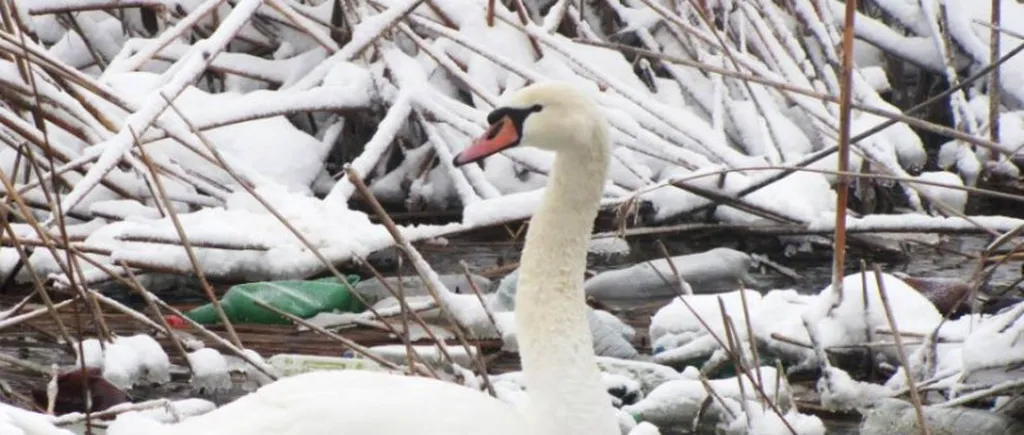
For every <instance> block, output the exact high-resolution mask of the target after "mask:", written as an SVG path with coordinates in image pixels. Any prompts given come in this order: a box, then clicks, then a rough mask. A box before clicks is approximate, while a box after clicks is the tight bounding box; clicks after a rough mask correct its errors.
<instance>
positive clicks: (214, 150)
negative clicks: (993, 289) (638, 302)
mask: <svg viewBox="0 0 1024 435" xmlns="http://www.w3.org/2000/svg"><path fill="white" fill-rule="evenodd" d="M865 3H866V4H864V5H862V8H861V9H862V12H863V13H862V14H861V15H858V17H857V24H856V35H857V38H858V42H857V44H856V46H855V49H856V53H855V54H856V56H857V61H858V64H857V68H856V71H854V79H853V84H852V86H853V87H852V89H851V90H852V92H853V95H854V110H855V113H854V118H853V131H852V134H853V135H855V137H854V145H853V148H852V149H851V159H852V162H853V164H852V166H851V167H852V168H853V169H852V170H853V171H855V172H860V173H862V175H870V176H871V177H872V178H870V179H869V178H859V180H860V181H859V182H858V183H856V187H857V189H856V191H855V195H854V196H855V197H856V198H857V200H858V201H859V203H860V204H861V207H860V211H861V212H864V213H867V214H864V215H855V214H854V213H851V217H850V224H849V227H850V228H851V229H857V228H860V229H861V230H864V229H867V230H872V229H875V230H888V231H906V230H908V229H915V228H916V229H925V230H929V231H941V230H964V229H979V228H980V229H981V230H986V231H988V230H1008V229H1011V228H1014V227H1016V226H1018V225H1020V224H1022V223H1024V221H1020V220H1018V219H1012V218H1003V217H985V216H973V217H965V216H964V215H963V211H964V204H965V202H966V199H967V191H966V190H965V187H964V186H967V188H973V187H974V186H976V185H978V183H980V182H982V181H986V180H992V179H995V180H1016V179H1017V178H1018V177H1019V171H1018V168H1017V167H1016V166H1015V165H1014V163H1013V157H1014V156H1016V155H1017V153H1018V149H1019V147H1020V145H1022V144H1024V116H1022V113H1024V112H1020V111H1015V110H1014V109H1015V108H1018V107H1020V106H1021V103H1022V102H1024V58H1016V57H1012V55H1013V54H1015V53H1016V52H1017V51H1019V50H1015V48H1014V45H1015V41H1014V40H1013V39H1012V38H1013V37H1012V36H1007V35H1003V34H1001V33H999V32H996V31H994V30H993V29H995V28H999V29H1003V30H1005V31H1006V33H1010V32H1012V30H1013V29H1015V28H1017V29H1020V28H1021V27H1024V22H1019V21H1020V18H1019V17H1024V10H1022V8H1024V6H1020V5H1018V4H1016V3H1015V2H1009V1H1006V2H1003V3H1002V5H1001V8H1002V16H1003V17H1005V20H1003V21H1002V22H997V23H996V25H995V27H994V26H993V25H992V24H990V23H989V22H990V14H991V11H989V10H986V8H987V7H989V6H990V4H989V2H984V3H985V4H972V5H971V6H970V8H968V6H967V4H966V2H944V3H942V4H936V3H932V2H921V3H907V2H902V1H892V0H890V1H882V0H874V1H867V2H865ZM2 5H3V22H2V32H0V52H2V54H3V57H2V59H0V64H2V66H0V67H2V70H0V81H2V82H3V83H2V84H3V86H2V87H0V97H2V105H0V132H2V134H0V141H2V142H3V144H4V145H6V147H4V148H3V149H2V150H0V163H2V165H0V170H2V172H3V173H2V174H0V179H2V182H3V189H4V195H5V198H6V199H7V201H6V203H5V205H4V213H3V216H4V218H5V219H4V220H3V223H4V226H5V228H4V237H3V242H4V245H5V246H8V247H7V248H4V249H3V250H2V251H0V264H2V265H4V266H5V267H6V268H7V269H8V272H9V271H10V269H13V268H15V266H16V265H17V269H18V270H20V272H21V273H22V274H35V275H37V276H46V275H47V274H50V273H54V272H59V275H61V277H60V278H58V281H61V280H63V281H64V283H65V284H67V283H70V281H74V280H76V279H82V280H84V281H85V282H87V283H94V282H98V281H101V280H104V279H108V277H107V275H108V274H110V273H115V274H127V273H129V272H135V273H140V272H147V271H170V272H179V273H189V272H190V271H191V270H192V269H193V267H195V266H197V265H201V266H202V269H203V271H204V272H205V273H206V274H207V275H208V276H214V277H222V278H240V277H244V278H246V279H250V280H251V279H267V278H282V277H297V276H308V275H311V274H313V273H316V272H319V271H323V270H324V269H325V268H326V265H325V262H327V263H338V262H341V261H344V260H347V259H350V258H352V257H354V256H355V257H360V256H364V255H367V254H368V253H369V252H372V251H374V250H377V249H380V248H382V247H385V246H388V245H389V244H391V243H392V240H391V237H390V236H389V234H388V233H387V231H385V230H384V229H383V228H382V227H380V226H377V225H374V224H372V223H371V222H370V221H369V220H368V219H367V217H366V216H365V215H363V214H362V213H358V212H354V211H351V210H350V209H349V207H348V204H347V201H348V199H349V198H350V197H351V196H352V195H353V193H354V192H355V190H356V189H355V187H354V186H353V184H352V183H351V182H350V181H349V180H347V179H345V178H344V177H337V174H338V173H339V169H340V165H339V164H340V163H344V162H350V163H351V167H352V168H353V169H354V170H355V172H356V173H358V174H361V176H362V178H363V179H365V180H366V181H367V183H368V184H369V185H370V188H371V191H372V192H373V193H374V195H376V196H377V198H379V199H380V200H381V201H383V202H385V203H390V204H395V205H404V206H405V207H408V208H410V209H422V208H432V209H447V208H453V207H459V206H461V207H463V208H464V219H463V222H461V223H457V224H450V225H439V226H432V225H423V226H418V227H405V228H402V229H403V231H404V232H405V233H406V237H408V238H409V239H411V240H414V241H415V240H421V239H425V238H430V237H436V236H440V235H445V234H450V233H453V232H457V231H462V230H465V229H467V228H475V227H479V226H484V225H490V224H494V223H498V222H503V221H508V220H512V219H518V218H523V217H527V216H529V214H530V212H531V209H532V208H531V207H532V205H533V204H534V203H535V201H536V199H537V195H536V192H534V190H535V189H537V188H538V187H540V186H542V185H543V182H544V176H545V174H546V173H547V171H548V169H549V165H550V156H548V155H546V154H544V152H541V151H537V150H531V149H514V150H510V151H508V152H507V153H505V154H503V155H500V156H495V157H492V158H490V159H488V161H487V162H486V163H485V164H484V165H482V166H468V167H460V168H455V167H453V166H452V165H451V164H450V161H451V156H452V155H453V154H454V153H455V152H457V151H459V150H460V149H461V148H462V147H463V146H464V145H465V144H467V143H468V142H469V141H470V138H471V137H474V136H476V135H478V134H480V133H481V132H482V131H483V128H484V118H485V115H486V114H487V113H488V112H489V111H490V110H491V109H492V108H493V107H495V105H496V104H498V101H499V98H500V95H501V94H502V93H503V92H505V91H506V90H510V89H515V88H518V87H521V86H523V85H524V84H527V83H530V82H535V81H540V80H549V79H559V80H570V81H574V82H576V83H578V84H579V85H580V86H583V87H586V88H588V89H590V90H591V91H593V92H594V95H595V96H596V97H597V98H598V100H599V102H600V104H601V105H602V106H603V107H604V108H605V109H606V113H607V115H608V117H609V119H610V121H611V124H612V131H613V139H614V142H615V144H616V150H615V159H614V162H613V170H612V178H611V182H610V183H609V185H608V187H607V192H606V193H607V197H608V201H607V202H608V205H609V206H614V205H618V204H629V203H633V202H635V200H637V199H642V200H645V201H648V202H650V203H651V205H652V206H653V210H654V211H655V213H654V216H653V219H654V220H655V221H657V222H663V221H669V220H673V219H678V218H679V217H681V216H684V215H686V214H689V213H692V212H694V211H697V210H701V209H706V208H707V207H708V206H709V205H712V204H714V203H717V202H721V201H726V204H727V205H728V207H718V208H716V209H714V218H715V219H716V220H719V221H724V222H729V223H758V222H768V223H771V224H774V225H787V226H789V227H790V228H795V229H797V230H807V231H822V230H827V229H829V228H831V225H832V222H833V221H834V218H833V217H832V213H834V209H835V196H834V195H835V194H834V191H833V189H832V188H833V185H834V184H835V183H836V174H835V173H832V172H829V171H831V170H832V169H833V168H835V166H836V158H835V149H836V144H837V143H838V134H837V126H838V121H837V119H838V113H839V109H838V107H839V106H838V104H837V98H836V97H835V96H837V95H839V94H840V85H839V80H838V79H837V77H838V76H839V68H840V61H839V59H840V52H839V47H840V40H841V33H842V32H841V26H842V17H841V16H842V13H841V12H842V8H843V4H842V3H840V2H837V1H832V0H820V1H812V0H784V1H769V0H749V1H728V2H726V1H708V0H689V1H681V0H674V1H666V0H633V1H619V0H584V1H579V2H576V1H568V0H557V1H544V0H532V1H531V0H525V1H524V0H509V1H495V0H490V1H483V0H474V1H469V0H325V1H317V0H309V1H303V0H15V1H14V2H13V3H11V2H3V3H2ZM993 35H995V36H997V37H996V38H995V39H992V36H993ZM1001 57H1006V58H1008V60H1006V61H1005V63H1002V64H1001V66H1000V67H999V68H997V69H996V70H995V72H994V73H989V72H987V71H984V68H985V67H986V66H988V65H991V64H993V62H995V61H996V60H998V59H1000V58H1001ZM890 83H892V85H891V84H890ZM961 84H962V85H964V86H962V87H959V88H954V89H956V90H955V91H952V92H945V93H942V94H941V95H939V96H940V97H945V96H946V95H948V98H947V99H940V101H939V102H938V103H935V104H930V105H925V106H922V107H923V109H926V110H927V111H928V112H929V113H930V115H928V116H925V117H924V118H923V119H921V118H918V117H916V116H922V115H927V114H925V113H923V112H924V110H921V109H915V112H914V113H909V112H908V113H907V114H904V113H903V112H901V109H906V108H908V107H910V106H913V105H915V104H917V103H921V102H924V100H926V99H928V98H929V97H933V96H936V95H937V94H940V92H941V91H942V90H943V89H945V88H947V87H949V86H958V85H961ZM943 85H944V86H943ZM992 101H994V102H992ZM936 114H939V115H942V114H947V115H949V116H950V117H951V119H952V122H951V125H952V127H947V126H943V125H938V124H935V123H932V122H930V121H928V120H925V119H937V118H940V117H941V116H937V115H936ZM889 120H895V121H897V122H892V121H889ZM886 126H887V128H884V127H886ZM992 126H995V127H992ZM923 138H924V139H928V141H929V144H928V146H926V145H925V142H924V141H923ZM929 156H931V158H930V157H929ZM787 168H788V170H787ZM796 168H801V170H800V171H794V169H796ZM339 178H340V179H339ZM870 180H875V181H870ZM894 181H895V182H897V183H898V186H899V187H898V190H899V191H900V192H901V195H899V197H900V199H899V201H898V202H899V203H901V204H905V205H906V208H907V212H908V214H900V215H877V214H870V213H871V212H872V211H875V210H876V209H878V207H877V206H876V205H874V204H876V203H877V202H878V199H877V195H876V193H875V192H876V190H877V189H876V187H877V186H879V185H880V186H883V187H885V186H889V185H892V183H893V182H894ZM971 192H975V193H986V191H984V190H981V189H974V190H971ZM268 210H274V212H273V213H271V212H270V211H268ZM933 210H934V211H938V212H940V214H941V215H942V216H931V215H930V214H931V211H933ZM11 222H17V223H11ZM285 222H287V223H288V225H284V223H285ZM297 234H301V237H297ZM183 244H184V245H185V246H186V247H189V249H182V245H183ZM44 248H45V249H44ZM65 251H67V252H69V253H70V254H69V255H67V256H65V255H64V252H65ZM190 252H194V255H191V254H190ZM72 254H73V255H72ZM26 258H27V259H28V261H27V262H25V261H24V260H25V259H26ZM19 259H21V260H19ZM79 260H83V261H84V262H83V261H79ZM22 264H27V265H31V266H32V267H26V268H22V267H21V265H22ZM72 270H81V271H82V273H81V274H78V275H79V276H74V275H76V274H77V272H76V273H71V271H72ZM73 276H74V278H72V277H73Z"/></svg>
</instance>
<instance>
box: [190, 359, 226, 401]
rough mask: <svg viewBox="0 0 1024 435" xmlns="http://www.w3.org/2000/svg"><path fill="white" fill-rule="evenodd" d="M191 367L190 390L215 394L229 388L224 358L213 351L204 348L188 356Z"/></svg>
mask: <svg viewBox="0 0 1024 435" xmlns="http://www.w3.org/2000/svg"><path fill="white" fill-rule="evenodd" d="M188 362H189V365H191V366H192V388H193V389H195V390H197V391H206V392H208V393H216V392H220V391H225V390H227V389H229V388H231V375H230V374H229V373H228V363H227V360H225V359H224V356H223V355H221V354H220V352H217V351H216V350H214V349H210V348H204V349H199V350H197V351H194V352H189V354H188Z"/></svg>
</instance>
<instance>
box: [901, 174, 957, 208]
mask: <svg viewBox="0 0 1024 435" xmlns="http://www.w3.org/2000/svg"><path fill="white" fill-rule="evenodd" d="M916 178H917V179H918V180H922V181H928V182H931V183H936V184H939V185H940V186H936V185H928V184H915V185H914V187H915V188H916V189H917V190H918V191H919V192H921V194H922V196H923V197H924V198H922V199H927V200H929V202H932V203H933V205H932V207H933V208H934V209H935V210H936V212H938V213H940V214H942V215H944V216H948V215H950V214H953V215H956V214H958V213H959V214H963V212H964V209H965V207H966V206H967V191H966V190H962V189H954V188H949V187H941V185H945V186H954V187H955V186H959V187H963V185H964V183H963V180H961V179H960V176H958V175H956V174H954V173H952V172H946V171H934V172H922V173H921V175H918V176H917V177H916ZM947 210H952V212H950V211H947Z"/></svg>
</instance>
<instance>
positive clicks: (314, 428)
mask: <svg viewBox="0 0 1024 435" xmlns="http://www.w3.org/2000/svg"><path fill="white" fill-rule="evenodd" d="M487 122H488V123H489V124H490V127H489V128H488V129H487V130H486V132H485V133H484V134H483V135H482V136H480V137H479V138H477V139H476V140H475V141H474V142H473V143H472V144H471V145H470V146H469V147H468V148H466V149H465V150H463V151H462V153H460V154H458V155H456V156H455V158H454V161H453V163H454V164H455V165H465V164H470V163H473V162H477V161H479V160H481V159H484V158H485V157H487V156H490V155H492V154H495V153H498V152H500V151H502V150H505V149H507V148H510V147H514V146H517V145H520V144H523V145H529V146H533V147H537V148H540V149H544V150H549V151H554V153H555V160H554V166H553V168H552V170H551V174H550V178H549V180H548V187H547V191H546V192H545V194H544V197H543V200H542V201H541V203H540V205H539V208H538V209H537V211H536V213H535V214H534V217H533V220H532V221H531V223H530V226H529V230H528V231H527V234H526V244H525V246H524V249H523V253H522V258H521V266H520V271H519V272H520V277H519V283H518V289H517V292H516V307H515V314H514V316H515V320H516V325H517V332H518V342H519V354H520V358H521V359H522V367H523V377H524V380H525V384H526V393H527V395H528V397H529V401H528V402H529V404H528V405H527V406H526V410H525V411H524V412H523V413H520V412H519V411H518V410H516V409H515V408H513V406H512V405H509V404H507V403H505V402H502V401H500V400H498V399H495V398H493V397H490V396H488V395H486V394H484V393H482V392H480V391H477V390H474V389H471V388H467V387H463V386H460V385H455V384H451V383H446V382H442V381H439V380H434V379H428V378H422V377H413V376H401V375H395V374H388V373H378V372H363V371H321V372H312V373H307V374H302V375H297V376H293V377H288V378H284V379H281V380H278V381H276V382H274V383H271V384H268V385H266V386H264V387H262V388H260V389H259V390H257V391H255V392H253V393H251V394H248V395H246V396H244V397H242V398H239V399H238V400H236V401H234V402H231V403H228V404H226V405H224V406H222V407H220V408H218V409H216V410H214V411H211V412H209V413H207V414H204V415H200V416H197V417H192V418H189V419H187V420H184V421H182V422H180V423H177V424H172V425H161V424H160V423H156V422H153V421H149V422H148V423H146V422H142V421H140V420H141V417H140V418H134V419H133V418H132V417H131V416H130V415H125V416H122V418H119V419H118V420H117V421H116V422H115V423H114V424H113V425H112V426H111V428H110V431H108V434H110V435H122V434H124V435H127V434H133V433H141V432H140V425H143V424H148V425H151V427H147V428H145V433H147V434H154V435H155V434H159V435H214V434H216V435H233V434H238V435H337V434H339V433H345V434H375V435H398V434H401V435H408V434H419V435H435V434H436V435H469V434H495V435H526V434H531V435H618V434H620V429H619V423H618V419H617V417H616V413H615V409H614V408H613V407H612V402H611V398H610V396H609V395H608V394H607V393H606V390H605V387H604V386H603V384H602V382H601V373H600V371H599V369H598V366H597V358H596V357H595V355H594V351H593V345H592V343H593V338H592V336H591V332H590V328H589V326H588V323H587V315H586V310H585V307H586V305H585V302H584V292H583V274H584V269H585V267H586V253H587V243H588V241H589V240H590V233H591V231H592V230H593V225H594V219H595V218H596V217H597V211H598V206H599V203H600V199H601V196H602V192H603V190H604V182H605V178H606V175H607V172H608V166H609V162H610V154H611V150H610V149H609V143H608V126H607V121H606V119H605V118H604V116H603V114H602V113H601V110H600V109H599V108H598V107H597V105H596V104H595V103H594V102H593V100H592V99H591V98H590V97H589V96H588V95H587V94H586V93H584V92H583V91H580V90H577V89H576V88H575V87H574V86H573V85H570V84H567V83H562V82H544V83H537V84H533V85H530V86H527V87H524V88H521V89H519V90H517V91H515V92H513V93H511V94H509V95H507V96H506V98H505V102H504V104H503V105H501V106H500V107H498V108H496V109H495V110H494V111H492V112H491V113H490V114H489V115H488V116H487ZM132 420H135V421H134V424H130V425H129V424H128V423H129V422H131V421H132Z"/></svg>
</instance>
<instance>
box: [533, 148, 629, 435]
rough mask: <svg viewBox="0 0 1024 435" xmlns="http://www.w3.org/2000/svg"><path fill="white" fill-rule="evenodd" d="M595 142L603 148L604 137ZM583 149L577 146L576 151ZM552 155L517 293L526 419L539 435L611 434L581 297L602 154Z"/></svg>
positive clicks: (604, 165) (604, 162)
mask: <svg viewBox="0 0 1024 435" xmlns="http://www.w3.org/2000/svg"><path fill="white" fill-rule="evenodd" d="M595 133H596V134H595V137H594V138H593V139H594V140H599V141H604V140H606V139H605V134H604V133H605V132H604V131H597V132H595ZM581 148H582V147H581ZM599 148H600V149H599V150H597V151H596V152H590V153H583V152H580V153H569V154H558V155H557V156H556V157H555V164H554V168H553V170H552V171H551V175H550V179H549V180H548V184H547V186H548V187H547V192H546V193H545V196H544V199H543V201H542V202H541V205H540V208H539V209H538V210H537V212H536V213H535V214H534V217H533V219H532V220H531V221H530V226H529V230H528V231H527V233H526V246H525V247H524V249H523V255H522V260H521V267H520V277H519V284H518V289H517V292H516V328H517V339H518V342H519V354H520V357H521V359H522V364H523V374H524V376H525V380H526V388H527V394H528V395H529V396H530V418H531V420H532V422H533V423H534V424H535V425H536V426H535V427H536V428H537V432H536V433H537V434H540V435H553V434H559V435H605V434H618V433H619V429H618V424H617V420H616V418H615V414H614V410H613V408H612V405H611V400H610V398H609V397H608V394H607V393H606V390H605V388H604V386H603V384H602V383H601V379H600V372H599V370H598V368H597V361H596V358H595V356H594V350H593V338H592V337H591V334H590V328H589V326H588V323H587V312H586V305H585V301H584V292H583V273H584V270H585V268H586V256H587V244H588V242H589V240H590V233H591V231H592V230H593V226H594V219H595V218H596V217H597V211H598V206H599V204H600V200H601V194H602V191H603V188H604V180H605V176H606V173H607V170H608V163H609V150H608V149H607V147H599Z"/></svg>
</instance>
